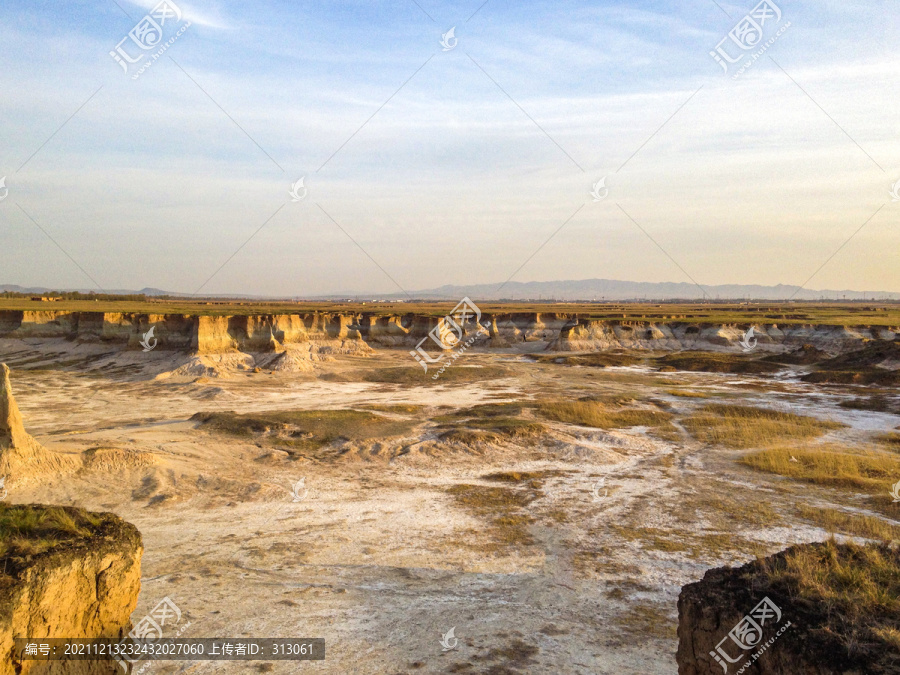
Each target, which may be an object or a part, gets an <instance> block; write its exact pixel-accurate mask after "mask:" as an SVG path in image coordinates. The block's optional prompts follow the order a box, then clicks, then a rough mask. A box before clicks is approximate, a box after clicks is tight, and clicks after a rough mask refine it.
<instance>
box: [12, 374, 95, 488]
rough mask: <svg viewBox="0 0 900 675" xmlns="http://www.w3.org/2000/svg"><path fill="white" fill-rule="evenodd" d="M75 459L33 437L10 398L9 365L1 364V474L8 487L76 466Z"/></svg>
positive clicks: (14, 402) (14, 401) (17, 407)
mask: <svg viewBox="0 0 900 675" xmlns="http://www.w3.org/2000/svg"><path fill="white" fill-rule="evenodd" d="M77 465H78V462H77V461H76V460H73V459H71V458H69V457H66V456H64V455H57V454H56V453H54V452H51V451H50V450H47V449H46V448H45V447H44V446H42V445H41V444H40V443H38V442H37V441H36V440H34V439H33V438H32V437H31V436H30V435H29V434H28V433H27V432H26V431H25V425H24V423H23V422H22V413H21V412H19V406H18V405H16V399H15V398H13V394H12V385H11V384H10V381H9V367H7V365H6V364H5V363H0V477H4V478H6V480H7V486H9V485H12V484H16V483H19V484H21V483H23V482H27V481H28V480H29V479H31V478H34V477H37V476H40V475H42V474H48V473H56V472H60V471H65V470H72V469H75V468H77Z"/></svg>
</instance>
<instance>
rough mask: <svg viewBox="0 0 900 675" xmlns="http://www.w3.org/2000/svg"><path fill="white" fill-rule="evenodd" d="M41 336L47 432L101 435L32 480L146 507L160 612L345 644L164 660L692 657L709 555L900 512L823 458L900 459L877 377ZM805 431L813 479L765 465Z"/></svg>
mask: <svg viewBox="0 0 900 675" xmlns="http://www.w3.org/2000/svg"><path fill="white" fill-rule="evenodd" d="M35 350H36V351H32V352H29V351H28V350H21V351H20V352H17V353H15V354H5V355H3V358H4V359H6V360H7V362H8V363H9V365H10V367H11V368H13V374H14V378H13V382H14V386H15V388H16V395H17V398H18V402H19V405H20V407H21V409H22V412H23V415H24V417H25V421H26V425H27V427H28V429H29V431H30V432H31V433H32V434H33V435H35V436H36V437H37V439H38V440H39V441H40V442H41V443H43V444H44V445H45V446H46V447H48V448H52V449H54V450H57V451H60V452H70V453H76V452H83V451H85V450H89V449H92V448H102V449H104V450H97V451H95V452H94V455H95V458H96V461H94V462H93V463H92V464H90V465H89V466H88V468H86V469H85V470H83V471H81V472H79V473H78V474H75V475H70V476H66V477H65V478H62V479H55V480H51V481H50V482H47V483H44V484H36V485H32V486H25V487H23V488H21V489H19V490H14V491H12V492H11V493H10V495H9V497H8V498H7V499H8V500H9V501H13V502H20V503H25V502H43V503H56V504H64V505H76V506H80V507H84V508H88V509H96V510H107V511H112V512H115V513H116V514H118V515H119V516H121V517H123V518H124V519H126V520H128V521H130V522H132V523H134V524H135V525H136V526H137V527H138V528H139V529H140V531H141V533H142V535H143V538H144V545H145V549H146V550H145V553H144V558H143V584H142V591H141V598H140V602H139V605H138V609H137V611H136V612H135V614H134V615H133V619H134V620H135V621H137V620H138V619H139V618H140V617H142V616H143V615H144V614H145V613H146V612H147V611H148V610H150V609H151V608H152V607H153V606H154V605H155V604H156V603H157V602H158V601H159V600H161V599H162V598H163V597H165V596H168V597H170V598H171V599H172V600H174V601H175V602H176V603H177V605H178V606H179V607H180V608H181V611H182V620H181V622H180V624H181V625H182V626H184V625H185V624H186V622H188V621H189V622H190V625H189V626H187V628H186V629H185V630H184V632H183V633H182V636H183V637H207V636H234V637H269V636H284V637H294V636H296V637H323V638H325V640H326V644H327V657H326V660H325V661H320V662H304V663H300V664H299V665H298V664H297V663H291V662H255V663H253V662H230V663H229V662H202V661H201V662H193V663H190V662H157V663H154V664H150V665H149V666H148V667H147V668H146V670H144V671H143V672H145V673H146V672H152V673H160V674H162V673H175V672H185V673H198V674H199V673H246V672H257V671H258V672H273V673H295V672H320V673H334V674H335V675H337V674H341V675H343V674H345V673H361V674H362V673H365V674H369V673H371V674H373V675H374V674H376V673H377V674H381V673H392V674H399V673H409V674H413V673H463V674H469V673H471V674H476V673H482V674H485V675H486V674H491V675H502V674H504V673H510V674H512V673H551V672H552V673H584V674H587V673H591V674H600V673H608V674H609V675H612V674H616V675H620V674H625V673H635V674H638V673H640V674H641V675H646V674H656V673H660V674H662V673H673V672H675V671H676V666H675V659H674V653H675V647H676V638H675V629H676V619H677V615H676V600H677V597H678V593H679V591H680V589H681V586H682V585H684V584H686V583H689V582H692V581H696V580H698V579H699V578H700V577H701V576H702V575H703V573H704V571H705V570H706V569H708V568H710V567H715V566H721V565H738V564H742V563H745V562H747V561H749V560H751V559H753V558H754V557H755V556H756V555H760V554H768V553H772V552H775V551H778V550H781V549H783V548H784V547H786V546H787V545H790V544H794V543H800V542H812V541H820V540H823V539H825V538H827V536H828V534H829V531H836V532H838V534H839V535H841V536H847V535H862V534H865V533H866V532H873V533H875V532H877V533H880V534H885V533H886V534H887V535H893V532H894V530H893V528H895V527H897V526H898V525H900V523H897V522H896V519H897V517H898V515H897V513H896V512H895V511H894V509H893V507H892V505H891V499H890V496H889V495H887V494H886V492H885V494H883V495H881V496H879V491H880V490H881V489H882V488H881V483H882V482H884V481H887V480H888V477H887V476H883V477H881V476H880V475H879V476H875V474H874V473H872V472H873V471H875V469H871V470H870V468H865V467H864V469H865V470H863V469H860V471H862V474H861V475H860V476H859V477H857V478H856V479H853V480H849V479H848V481H843V482H841V481H829V480H824V479H822V476H820V475H818V474H817V473H816V470H817V466H818V465H817V464H816V461H817V460H816V459H815V458H816V457H817V456H818V455H817V454H816V453H818V452H820V451H826V452H834V453H843V452H848V453H851V454H853V453H855V454H854V456H856V454H858V455H859V456H861V457H862V456H865V457H867V458H869V459H867V461H869V460H871V461H872V462H875V461H876V460H877V462H881V464H879V467H881V468H879V469H878V470H879V471H884V472H888V471H890V470H891V467H892V466H893V464H892V463H891V462H895V461H896V460H894V459H893V456H894V455H893V454H892V451H891V448H892V447H894V446H892V443H893V441H891V440H889V439H890V438H891V434H892V433H896V432H895V431H894V430H895V429H896V428H897V427H898V425H900V416H897V415H896V414H894V413H892V412H887V411H882V410H869V409H854V408H847V407H842V405H841V404H842V403H846V402H847V401H848V400H849V401H853V400H857V399H860V400H862V399H865V398H866V397H869V396H871V395H872V394H873V390H871V389H869V388H857V389H854V388H852V387H833V386H832V387H828V388H823V386H822V385H814V384H806V383H802V382H800V381H799V379H798V377H797V376H796V375H797V373H796V372H794V371H789V370H780V371H779V372H776V373H771V374H764V375H758V376H757V375H733V374H727V373H706V372H682V371H676V372H659V371H658V370H657V369H655V368H650V367H647V366H622V367H616V366H613V367H594V366H589V365H587V366H586V365H578V364H577V363H576V364H574V365H573V364H571V363H557V362H555V361H553V360H546V359H545V360H542V361H536V360H535V359H533V358H530V357H527V356H524V355H514V354H513V355H510V354H504V355H502V356H501V355H489V354H467V355H466V356H465V357H464V358H462V359H460V360H459V361H458V362H457V364H456V365H454V366H453V367H452V368H451V369H450V370H448V371H447V373H446V375H447V377H446V378H444V377H442V378H441V379H438V380H437V381H433V380H431V379H430V377H428V378H424V377H418V376H417V373H418V372H420V370H419V369H418V368H417V367H414V364H412V363H411V361H412V359H411V358H410V357H409V356H408V355H406V353H405V352H390V351H381V352H378V353H376V354H375V355H373V356H370V357H356V356H338V357H336V359H335V360H330V361H323V362H321V363H317V364H316V367H315V370H314V372H311V373H299V374H290V373H278V372H275V373H270V372H268V371H266V370H261V371H260V372H258V373H254V372H245V371H232V372H230V373H227V374H226V373H223V376H221V377H217V378H211V377H200V378H196V377H181V378H177V377H170V378H158V379H153V378H150V377H146V376H144V375H143V374H142V373H141V372H140V368H139V367H136V366H134V365H133V364H130V363H129V364H122V363H119V364H118V365H116V364H115V363H113V362H110V363H111V364H112V365H111V366H110V367H109V368H107V369H105V370H91V371H85V369H83V368H78V367H72V368H70V369H61V368H58V367H54V366H53V365H52V359H48V358H45V359H43V360H41V359H39V358H37V357H36V356H35V354H38V353H39V349H38V348H37V347H35ZM154 358H155V357H154ZM17 360H18V361H19V362H18V363H17ZM30 365H39V366H40V369H32V370H29V369H28V368H29V366H30ZM451 373H453V375H452V376H451V375H450V374H451ZM875 393H879V392H875ZM880 393H881V394H882V395H884V396H887V397H889V398H892V397H895V394H894V393H893V392H890V391H888V392H880ZM893 402H894V403H895V402H896V399H895V398H893ZM759 410H762V411H763V412H762V413H760V412H758V411H759ZM753 411H756V412H753ZM197 413H203V414H202V415H197ZM886 439H887V440H886ZM785 447H788V448H793V449H794V450H792V452H793V454H797V455H800V454H801V451H802V452H806V453H808V454H809V456H810V457H812V459H809V460H807V458H806V457H807V455H802V461H800V459H798V461H797V462H794V464H797V465H798V466H797V468H796V475H793V474H792V475H793V477H792V478H787V477H785V476H784V475H783V470H781V471H782V472H781V473H779V471H775V470H774V469H773V470H761V469H760V466H761V465H762V464H763V463H764V462H770V463H771V465H772V466H776V465H775V464H774V463H772V462H774V459H772V457H774V454H772V453H777V452H779V451H780V450H781V449H783V448H785ZM835 448H838V449H840V450H835ZM759 452H769V453H770V454H769V455H764V456H761V457H759V458H757V459H755V460H753V461H755V462H756V464H754V465H749V464H748V463H747V462H748V461H749V460H747V459H746V458H747V457H748V456H751V455H754V453H759ZM894 452H895V451H894ZM791 456H792V457H793V455H791ZM794 459H797V458H794ZM766 466H769V465H766ZM866 467H869V465H868V464H867V465H866ZM789 469H791V470H793V467H789ZM896 479H900V468H898V473H897V475H896V476H895V477H894V480H896ZM865 481H873V482H872V483H871V484H870V483H867V482H865ZM879 481H881V482H879ZM866 527H868V528H869V529H868V530H867V529H866ZM879 528H881V529H879ZM873 536H874V535H873ZM888 538H892V537H888ZM898 538H900V537H898ZM451 629H453V630H454V637H455V641H454V640H452V639H451V640H450V641H449V642H447V643H445V644H447V645H449V646H452V648H449V649H445V648H444V646H442V643H441V639H442V636H443V635H444V634H446V633H447V632H448V631H450V630H451ZM177 631H178V626H174V627H173V628H172V630H171V632H169V631H167V633H166V634H167V635H172V634H174V633H175V632H177Z"/></svg>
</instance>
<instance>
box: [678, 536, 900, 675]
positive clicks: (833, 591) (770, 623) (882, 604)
mask: <svg viewBox="0 0 900 675" xmlns="http://www.w3.org/2000/svg"><path fill="white" fill-rule="evenodd" d="M898 598H900V550H898V549H897V548H896V547H892V546H889V545H887V544H869V545H866V546H859V545H856V544H837V543H836V542H834V541H833V540H832V541H828V542H825V543H821V544H804V545H799V546H793V547H791V548H789V549H787V550H785V551H782V552H781V553H777V554H775V555H773V556H770V557H768V558H764V559H761V560H756V561H754V562H752V563H749V564H747V565H744V566H743V567H739V568H719V569H713V570H709V571H708V572H707V573H706V574H705V575H704V577H703V580H702V581H699V582H697V583H693V584H688V585H687V586H685V587H684V588H683V589H682V590H681V595H680V597H679V598H678V618H679V623H678V651H677V653H676V660H677V662H678V673H679V675H713V674H715V675H722V674H723V673H726V674H727V675H733V674H737V673H740V674H743V673H753V674H754V675H839V674H840V675H863V674H865V675H897V674H898V673H900V599H898Z"/></svg>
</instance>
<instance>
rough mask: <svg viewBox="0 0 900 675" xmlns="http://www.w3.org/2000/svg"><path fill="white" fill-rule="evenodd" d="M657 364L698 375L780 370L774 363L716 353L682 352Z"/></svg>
mask: <svg viewBox="0 0 900 675" xmlns="http://www.w3.org/2000/svg"><path fill="white" fill-rule="evenodd" d="M657 363H658V364H659V366H660V367H661V368H665V369H666V371H668V372H671V371H669V369H670V368H674V369H675V370H688V371H692V372H698V373H734V374H740V375H756V374H763V373H774V372H776V371H778V370H781V367H780V366H779V365H778V364H775V363H769V362H767V361H763V360H758V359H756V360H755V359H750V358H747V357H746V356H739V355H737V354H720V353H717V352H682V353H680V354H667V355H666V356H663V357H662V358H660V359H657Z"/></svg>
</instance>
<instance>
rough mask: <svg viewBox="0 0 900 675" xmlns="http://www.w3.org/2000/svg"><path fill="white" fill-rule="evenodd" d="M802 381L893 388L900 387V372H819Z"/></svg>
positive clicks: (870, 370) (882, 370)
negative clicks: (875, 385) (876, 385)
mask: <svg viewBox="0 0 900 675" xmlns="http://www.w3.org/2000/svg"><path fill="white" fill-rule="evenodd" d="M800 379H801V380H803V381H804V382H810V383H812V384H878V385H881V386H885V387H893V386H897V385H900V370H884V369H883V368H864V369H860V370H817V371H815V372H813V373H809V374H808V375H804V376H803V377H802V378H800Z"/></svg>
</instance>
